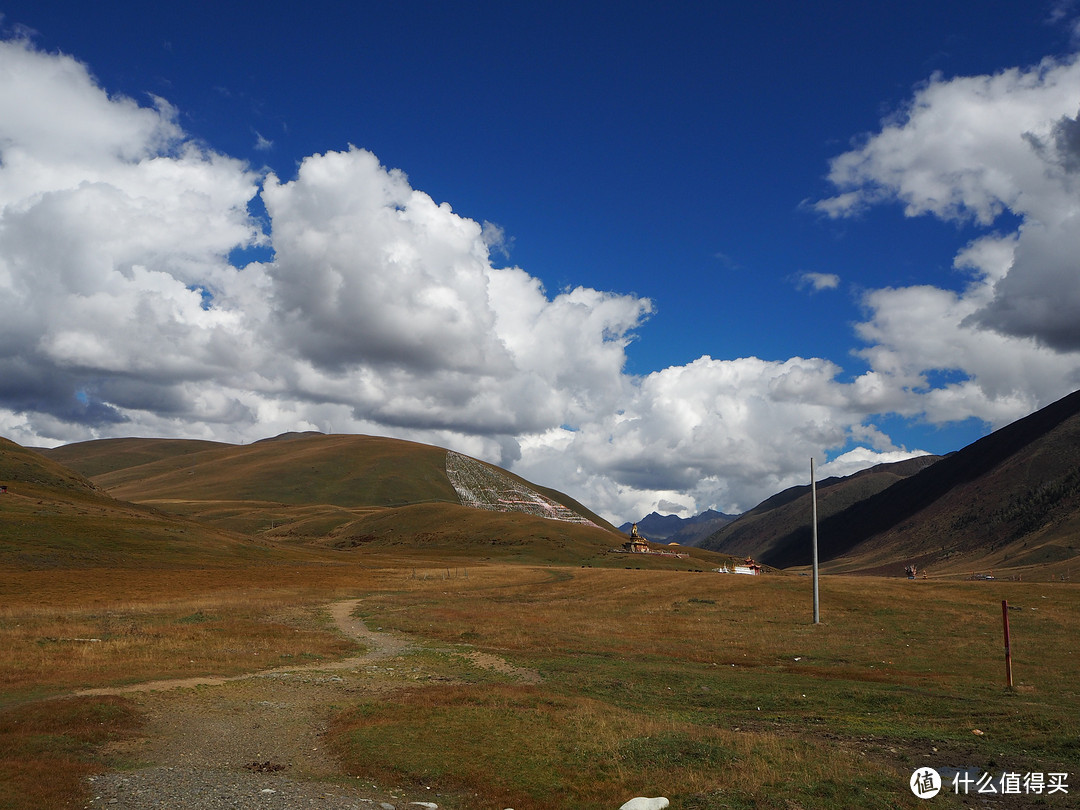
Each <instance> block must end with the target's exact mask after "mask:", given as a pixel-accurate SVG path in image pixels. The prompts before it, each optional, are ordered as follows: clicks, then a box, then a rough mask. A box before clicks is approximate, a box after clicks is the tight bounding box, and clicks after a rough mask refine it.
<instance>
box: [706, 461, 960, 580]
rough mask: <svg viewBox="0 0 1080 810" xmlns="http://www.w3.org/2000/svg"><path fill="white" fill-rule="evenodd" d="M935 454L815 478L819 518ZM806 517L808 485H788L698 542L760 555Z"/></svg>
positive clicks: (888, 483) (922, 465)
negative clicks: (834, 475) (828, 476)
mask: <svg viewBox="0 0 1080 810" xmlns="http://www.w3.org/2000/svg"><path fill="white" fill-rule="evenodd" d="M939 458H940V456H919V457H917V458H910V459H907V460H905V461H898V462H894V463H891V464H878V465H876V466H874V467H870V468H869V469H866V470H860V471H859V472H857V473H855V474H853V475H849V476H845V477H843V478H836V477H833V478H825V479H823V480H821V481H819V482H818V483H817V495H818V519H819V521H820V520H822V519H824V518H826V517H829V516H830V515H834V514H836V513H838V512H842V511H843V510H845V509H847V508H848V507H850V506H851V505H853V504H855V503H858V502H860V501H862V500H865V499H866V498H869V497H871V496H872V495H876V494H877V493H878V492H881V491H882V490H885V489H887V488H889V487H891V486H892V485H893V484H895V483H896V482H898V481H901V480H903V479H904V478H907V477H909V476H912V475H914V474H916V473H917V472H919V471H920V470H923V469H925V468H926V467H928V466H930V465H931V464H934V463H935V462H937V461H938V459H939ZM810 517H811V502H810V485H809V484H806V485H804V486H797V487H790V488H789V489H785V490H784V491H782V492H778V493H777V494H776V495H773V496H772V497H771V498H768V499H766V500H764V501H762V502H761V503H760V504H758V505H757V506H755V507H754V508H753V509H751V510H750V511H749V512H747V513H746V514H744V515H742V516H741V517H740V518H739V519H738V520H736V521H735V522H734V523H731V524H730V525H728V526H725V527H724V528H722V529H721V530H720V531H719V532H716V533H715V534H713V535H711V536H710V537H708V538H706V539H705V540H703V541H702V542H701V544H700V547H701V548H707V549H711V550H713V551H720V552H723V553H725V554H734V555H738V556H743V557H754V558H756V559H760V560H765V559H768V558H769V556H770V555H771V554H772V553H773V552H774V550H775V549H776V548H777V547H778V545H779V544H781V543H783V542H785V538H787V537H788V536H789V535H791V534H792V533H793V532H797V531H799V530H800V529H801V528H802V527H806V526H809V524H810ZM807 542H809V541H807Z"/></svg>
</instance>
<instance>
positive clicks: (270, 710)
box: [77, 599, 538, 810]
mask: <svg viewBox="0 0 1080 810" xmlns="http://www.w3.org/2000/svg"><path fill="white" fill-rule="evenodd" d="M359 601H360V600H355V599H353V600H348V601H344V602H336V603H333V604H331V605H329V610H330V613H331V616H332V617H333V621H334V624H335V626H336V627H337V628H338V629H339V630H340V631H341V632H343V633H345V634H346V635H348V636H350V637H351V638H354V639H356V640H358V641H360V642H361V643H363V644H364V646H365V648H366V649H365V651H364V652H363V653H362V654H361V655H357V656H353V657H350V658H347V659H345V660H342V661H336V662H331V663H320V664H311V665H306V666H300V667H288V668H277V669H269V670H262V671H259V672H254V673H249V674H246V675H240V676H232V677H221V678H186V679H182V680H166V681H153V682H148V683H141V684H134V685H130V686H124V687H119V688H107V689H91V690H84V691H81V692H79V693H77V694H79V695H104V694H110V695H116V694H122V695H125V696H126V697H128V698H129V699H131V700H133V701H134V702H135V704H136V705H137V706H138V707H139V708H140V710H141V711H142V712H143V714H144V716H145V718H146V727H145V731H144V735H143V736H141V737H140V738H138V739H136V740H134V741H129V742H126V743H124V744H122V745H118V746H115V747H114V748H113V749H112V750H111V751H110V752H109V753H110V754H112V755H114V756H117V757H119V758H121V759H123V760H125V761H129V762H132V763H135V764H136V767H134V768H133V769H131V770H120V771H114V772H110V773H107V774H104V775H100V776H97V777H95V778H94V780H93V782H92V785H91V790H92V794H91V795H92V799H91V801H90V802H89V803H88V804H87V807H91V808H98V807H108V808H116V809H117V810H151V808H153V810H162V809H163V808H175V809H176V810H179V809H180V808H184V809H185V810H195V809H198V810H204V809H205V810H214V809H215V808H228V809H229V810H267V809H268V808H272V809H273V810H293V809H294V808H308V807H312V806H317V807H319V808H324V810H343V809H344V808H350V810H352V809H353V808H381V810H388V809H389V808H390V807H394V808H399V810H400V809H401V808H408V807H410V806H411V807H413V808H416V807H429V808H430V807H436V806H438V803H439V797H438V796H437V795H432V794H433V791H430V790H423V791H422V793H421V789H418V788H413V789H411V790H410V791H409V792H408V793H405V792H402V791H399V790H394V789H392V787H391V786H380V785H374V784H372V783H371V782H370V781H366V780H361V779H358V778H352V779H350V778H349V777H348V776H344V775H342V774H341V773H340V772H339V769H338V767H337V763H336V762H335V761H334V758H333V757H332V756H331V755H330V753H329V752H328V751H327V750H326V748H325V744H324V743H325V732H326V724H327V721H328V719H329V717H330V714H331V712H332V711H334V709H333V707H334V706H337V707H340V706H342V705H343V704H345V703H346V702H347V701H348V700H349V699H350V696H352V697H354V698H358V697H361V696H362V697H364V698H365V699H368V698H370V696H371V695H378V694H380V693H386V694H389V693H391V692H393V691H395V690H397V689H400V688H401V686H402V684H403V682H404V681H408V680H410V679H416V678H422V677H425V676H424V675H423V673H422V672H421V671H420V668H418V667H410V665H409V663H408V662H407V660H406V659H403V658H402V656H403V655H405V654H406V653H408V652H409V651H410V649H411V646H410V644H409V642H408V641H406V640H404V639H401V638H399V637H396V636H393V635H391V634H389V633H382V632H373V631H371V630H369V629H368V628H367V627H366V626H365V625H364V623H363V622H362V621H360V620H359V619H356V618H354V617H353V615H352V614H353V611H354V610H355V609H356V606H357V604H358V603H359ZM468 657H469V658H470V660H471V661H472V662H473V663H474V664H475V665H477V666H481V667H485V668H489V669H495V670H498V671H500V672H502V673H503V674H510V675H512V676H514V677H519V678H521V679H522V680H526V681H532V682H536V680H538V676H537V675H536V673H533V672H529V671H527V670H519V669H516V668H514V667H511V666H510V665H509V664H508V663H507V662H505V661H503V660H502V659H499V658H497V657H496V656H491V655H486V654H484V655H481V654H478V653H477V654H473V655H471V656H468ZM418 672H419V674H417V673H418ZM424 794H426V795H424Z"/></svg>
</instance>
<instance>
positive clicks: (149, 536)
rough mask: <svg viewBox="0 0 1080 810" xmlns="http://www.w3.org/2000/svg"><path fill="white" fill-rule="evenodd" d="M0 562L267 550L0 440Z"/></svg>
mask: <svg viewBox="0 0 1080 810" xmlns="http://www.w3.org/2000/svg"><path fill="white" fill-rule="evenodd" d="M0 484H2V485H4V486H5V487H6V488H7V491H6V492H5V493H4V494H0V567H10V568H14V569H20V570H27V569H56V568H98V567H114V568H116V567H118V568H127V567H136V566H141V565H144V564H147V563H148V562H151V561H152V562H153V564H154V565H155V566H157V567H169V566H172V565H183V564H191V563H193V562H198V563H200V564H204V565H213V564H215V563H218V562H225V561H233V562H235V561H242V560H247V559H259V558H263V557H265V556H266V554H267V551H266V549H264V548H259V547H257V546H256V545H255V544H252V543H251V542H250V541H249V540H245V539H244V538H241V537H238V536H236V535H234V534H232V533H229V532H224V531H222V530H220V529H216V528H214V527H212V526H207V525H202V524H199V523H194V522H192V521H189V520H184V519H183V518H180V517H177V516H175V515H168V514H164V513H162V512H158V511H155V510H153V509H148V508H146V507H143V506H137V505H134V504H130V503H122V502H120V501H117V500H115V499H113V498H111V497H109V496H108V495H107V494H105V493H104V492H101V491H100V490H98V489H97V488H96V487H95V486H94V485H93V484H92V483H91V482H90V481H88V480H87V479H86V478H84V477H83V476H82V475H79V474H78V473H77V472H75V471H73V470H71V469H69V468H67V467H64V466H62V465H61V464H59V463H57V462H56V461H53V460H51V459H49V458H45V457H43V456H42V455H41V454H40V453H38V452H35V451H33V450H29V449H27V448H25V447H22V446H20V445H18V444H15V443H14V442H11V441H8V440H7V439H3V438H0Z"/></svg>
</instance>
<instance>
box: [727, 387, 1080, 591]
mask: <svg viewBox="0 0 1080 810" xmlns="http://www.w3.org/2000/svg"><path fill="white" fill-rule="evenodd" d="M845 480H846V479H845ZM823 483H824V482H823ZM823 490H824V491H819V558H820V560H821V562H822V569H823V570H825V571H831V572H837V573H842V572H848V573H884V574H902V573H903V569H904V566H905V565H907V564H909V563H914V564H916V565H918V566H919V568H920V569H921V570H929V571H930V572H932V573H943V574H949V573H951V574H960V573H964V572H976V571H980V572H982V571H989V570H996V571H998V572H1002V571H1007V572H1009V573H1010V574H1013V575H1020V576H1023V575H1025V574H1027V575H1028V576H1031V575H1036V576H1040V577H1041V576H1062V575H1068V574H1069V573H1070V571H1071V568H1072V563H1073V561H1076V558H1077V556H1078V555H1080V542H1078V540H1080V392H1076V393H1074V394H1071V395H1069V396H1067V397H1064V398H1063V399H1061V400H1059V401H1057V402H1055V403H1053V404H1051V405H1049V406H1047V407H1046V408H1043V409H1042V410H1040V411H1036V412H1035V413H1033V414H1031V415H1029V416H1027V417H1025V418H1023V419H1020V420H1018V421H1016V422H1014V423H1012V424H1011V425H1008V426H1006V427H1004V428H1001V429H1000V430H997V431H995V432H994V433H991V434H990V435H989V436H985V437H984V438H982V439H979V440H978V441H976V442H974V443H972V444H971V445H969V446H967V447H965V448H963V449H962V450H959V451H957V452H955V453H952V454H950V455H948V456H945V457H943V458H941V459H940V460H938V461H936V462H935V463H933V464H931V465H930V466H928V467H926V468H925V469H922V470H920V471H918V472H917V473H915V474H913V475H909V476H906V477H904V478H902V479H901V480H898V481H896V482H895V483H893V484H892V485H890V486H888V487H887V488H883V489H881V490H880V491H878V492H877V493H876V494H871V495H870V496H869V497H862V498H858V499H856V500H854V502H852V503H850V504H848V505H846V506H845V507H844V508H842V509H828V510H827V512H826V511H825V510H822V504H828V497H827V495H828V488H825V487H823ZM792 494H794V493H788V496H789V497H790V496H791V495H792ZM776 497H777V498H779V496H776ZM799 497H803V494H797V495H795V498H796V499H797V498H799ZM768 503H769V502H768V501H767V502H765V504H762V506H761V507H758V508H757V509H755V510H752V512H751V513H748V516H750V515H752V514H754V513H757V514H758V520H759V521H766V520H768V521H770V522H771V521H772V520H773V519H774V518H775V516H774V518H769V517H768V516H769V512H770V511H771V510H767V509H763V508H762V507H764V506H766V504H768ZM792 505H793V506H794V505H795V504H794V503H793V504H792ZM798 511H800V512H801V513H802V514H803V515H804V517H803V518H802V522H801V523H797V524H794V525H792V524H793V520H792V519H791V518H790V517H789V518H788V519H787V525H788V527H787V528H784V526H783V525H782V523H781V522H780V521H777V524H778V525H777V526H775V527H774V528H773V529H772V530H770V531H768V532H766V531H753V530H752V528H751V527H752V524H751V523H750V522H749V521H748V522H747V523H746V524H745V525H744V526H743V527H742V533H741V534H736V531H737V530H738V529H739V523H742V520H740V521H738V522H737V523H735V524H732V526H731V527H729V528H728V529H727V530H725V532H722V533H721V535H722V536H721V537H720V538H718V540H719V541H718V542H710V543H709V547H710V548H713V549H716V550H723V551H726V552H728V553H736V552H735V549H737V548H739V549H742V548H745V549H748V553H755V554H757V555H759V558H760V559H761V560H762V561H763V562H766V563H768V564H770V565H775V566H777V567H782V568H786V567H791V566H800V565H808V564H809V563H810V561H811V560H810V557H811V549H810V526H809V520H808V519H807V518H806V517H805V515H807V514H808V513H809V508H808V506H800V507H799V509H798ZM735 538H739V541H738V542H740V543H742V544H743V545H736V542H735Z"/></svg>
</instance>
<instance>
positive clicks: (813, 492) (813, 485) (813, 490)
mask: <svg viewBox="0 0 1080 810" xmlns="http://www.w3.org/2000/svg"><path fill="white" fill-rule="evenodd" d="M810 501H811V504H812V506H811V510H812V513H813V514H812V520H811V522H812V524H813V537H814V624H821V611H820V609H819V607H818V559H817V482H816V481H815V480H814V459H813V458H811V459H810Z"/></svg>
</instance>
